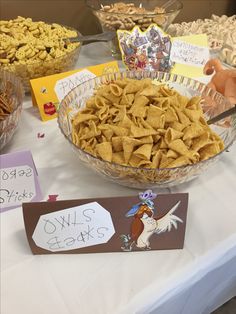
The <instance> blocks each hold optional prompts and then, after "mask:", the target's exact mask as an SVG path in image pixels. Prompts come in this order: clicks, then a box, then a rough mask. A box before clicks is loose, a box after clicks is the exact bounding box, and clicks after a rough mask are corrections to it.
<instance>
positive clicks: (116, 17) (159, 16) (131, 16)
mask: <svg viewBox="0 0 236 314" xmlns="http://www.w3.org/2000/svg"><path fill="white" fill-rule="evenodd" d="M117 2H122V3H126V4H127V3H129V4H130V3H133V4H134V5H135V7H136V8H138V7H142V8H145V9H146V10H147V11H148V13H136V12H137V11H136V10H135V8H132V7H130V8H128V9H127V12H126V13H121V12H119V11H115V10H114V9H113V11H112V12H110V11H109V10H107V9H106V8H107V7H111V8H112V6H113V5H114V4H115V3H117ZM165 2H166V1H164V0H163V1H162V0H142V1H133V2H132V1H127V0H124V1H115V0H111V1H109V0H104V1H103V0H101V1H100V0H87V1H86V3H87V6H88V7H89V8H90V9H91V10H92V12H93V14H94V15H95V16H96V17H97V18H98V20H99V22H100V25H101V27H102V29H103V31H116V30H118V29H121V30H131V29H132V28H133V27H134V26H135V25H137V26H139V27H140V29H141V30H142V31H144V30H145V29H147V28H148V26H149V25H150V24H153V23H155V24H157V25H159V26H160V27H161V28H162V29H163V30H166V29H167V28H168V26H169V25H170V24H171V23H172V22H173V21H174V19H175V18H176V16H177V15H178V14H179V12H180V11H181V10H182V8H183V4H182V2H181V1H179V0H176V1H175V2H173V3H172V4H171V5H170V6H169V7H168V8H166V10H165V12H163V13H156V12H155V11H154V9H155V8H156V7H161V6H162V5H163V4H164V3H165ZM102 8H104V9H102ZM128 11H129V12H128ZM111 52H112V55H113V56H118V55H119V54H120V51H119V46H118V41H117V39H116V38H115V39H114V40H113V41H112V42H111Z"/></svg>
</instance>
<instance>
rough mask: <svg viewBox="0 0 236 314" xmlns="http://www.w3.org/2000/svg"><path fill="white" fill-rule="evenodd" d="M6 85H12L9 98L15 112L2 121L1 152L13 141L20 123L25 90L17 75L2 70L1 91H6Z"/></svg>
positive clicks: (0, 121) (0, 73)
mask: <svg viewBox="0 0 236 314" xmlns="http://www.w3.org/2000/svg"><path fill="white" fill-rule="evenodd" d="M6 84H8V85H10V88H9V94H8V95H9V97H10V99H11V100H12V103H13V108H14V110H13V112H12V113H10V114H9V115H7V116H6V117H5V119H4V120H0V151H1V149H2V148H3V147H4V146H5V145H6V144H7V143H8V142H9V141H10V140H11V138H12V137H13V135H14V133H15V131H16V128H17V126H18V123H19V119H20V115H21V110H22V103H23V98H24V89H23V86H22V84H21V81H20V79H19V78H17V77H16V76H15V74H13V73H10V72H7V71H4V70H0V91H5V86H6Z"/></svg>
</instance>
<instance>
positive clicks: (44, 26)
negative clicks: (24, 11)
mask: <svg viewBox="0 0 236 314" xmlns="http://www.w3.org/2000/svg"><path fill="white" fill-rule="evenodd" d="M78 34H79V32H78V31H77V30H75V29H73V28H70V27H68V26H64V25H60V24H57V23H52V24H48V23H45V22H43V21H33V20H32V19H31V18H25V17H21V16H18V17H17V18H16V19H13V20H1V21H0V66H1V68H4V69H5V70H7V71H10V72H13V73H15V74H16V75H18V76H19V77H20V78H21V80H22V83H23V86H24V89H25V92H29V91H30V80H31V79H35V78H38V77H42V76H48V75H52V74H56V73H61V72H66V71H69V70H72V69H74V67H75V65H76V62H77V60H78V57H79V53H80V49H81V45H80V43H74V42H71V41H70V40H69V38H73V37H76V36H77V35H78Z"/></svg>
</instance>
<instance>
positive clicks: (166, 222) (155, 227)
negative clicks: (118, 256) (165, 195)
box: [120, 190, 183, 251]
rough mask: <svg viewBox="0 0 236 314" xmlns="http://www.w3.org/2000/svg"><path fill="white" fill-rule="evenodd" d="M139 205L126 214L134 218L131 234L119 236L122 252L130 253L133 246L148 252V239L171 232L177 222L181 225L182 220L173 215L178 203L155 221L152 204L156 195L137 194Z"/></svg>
mask: <svg viewBox="0 0 236 314" xmlns="http://www.w3.org/2000/svg"><path fill="white" fill-rule="evenodd" d="M139 198H140V199H141V203H139V204H136V205H134V206H133V207H132V208H131V209H130V211H129V212H128V213H127V214H126V217H131V216H134V219H133V221H132V223H131V232H130V234H128V235H121V237H120V238H121V240H122V242H123V246H122V247H121V249H122V250H123V251H131V250H132V248H133V246H134V245H135V246H136V247H137V248H139V249H144V250H150V249H151V247H150V241H149V239H150V237H151V236H152V235H153V234H155V233H156V234H160V233H162V232H166V231H171V229H172V226H173V227H174V228H175V229H177V222H180V223H183V221H182V219H180V218H179V217H177V216H176V215H174V212H175V211H176V209H177V208H178V207H179V204H180V201H179V202H177V203H176V204H175V205H174V206H173V207H172V208H171V209H170V210H169V211H168V212H167V213H166V214H165V215H163V216H162V217H161V218H158V219H155V218H154V217H153V215H154V202H153V199H154V198H156V194H154V193H152V191H151V190H148V191H146V192H144V193H139Z"/></svg>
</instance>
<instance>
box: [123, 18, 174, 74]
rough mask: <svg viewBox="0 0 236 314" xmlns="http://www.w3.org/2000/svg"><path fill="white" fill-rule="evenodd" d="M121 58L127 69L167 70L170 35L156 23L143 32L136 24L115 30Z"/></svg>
mask: <svg viewBox="0 0 236 314" xmlns="http://www.w3.org/2000/svg"><path fill="white" fill-rule="evenodd" d="M117 36H118V40H119V46H120V50H121V54H122V60H123V62H124V64H125V65H126V66H127V67H128V69H129V70H149V71H152V70H155V71H163V72H169V71H170V69H171V68H172V66H173V62H171V60H170V51H171V37H170V36H169V35H167V34H166V33H165V32H164V31H163V30H162V29H161V28H159V27H158V26H157V25H156V24H152V25H150V26H149V27H148V29H147V30H146V31H145V32H142V31H141V30H140V29H139V27H138V26H135V27H134V28H133V30H131V31H122V30H118V31H117Z"/></svg>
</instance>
